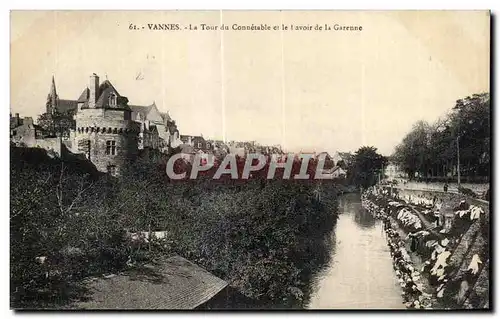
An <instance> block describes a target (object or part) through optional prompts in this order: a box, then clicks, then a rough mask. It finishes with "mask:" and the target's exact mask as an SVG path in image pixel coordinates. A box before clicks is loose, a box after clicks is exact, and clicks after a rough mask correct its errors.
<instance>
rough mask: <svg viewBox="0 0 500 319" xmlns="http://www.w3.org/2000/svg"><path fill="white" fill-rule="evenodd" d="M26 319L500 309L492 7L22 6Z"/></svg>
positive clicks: (15, 118)
mask: <svg viewBox="0 0 500 319" xmlns="http://www.w3.org/2000/svg"><path fill="white" fill-rule="evenodd" d="M10 19H11V20H10V63H11V64H10V66H11V69H10V306H11V308H12V309H15V310H26V309H28V310H38V309H55V310H90V309H92V310H94V309H102V310H105V309H106V310H109V309H112V310H122V309H128V310H203V311H209V310H214V309H247V310H251V309H269V310H270V309H303V310H317V309H337V310H339V309H362V310H373V309H384V310H408V309H412V310H415V309H417V310H421V311H432V310H443V309H446V310H458V309H471V310H490V309H491V300H490V295H491V289H490V284H491V280H490V274H491V268H490V257H491V255H490V248H491V241H490V231H491V224H490V196H491V195H490V182H491V132H492V130H491V118H490V116H491V111H490V110H491V107H490V23H491V15H490V12H489V11H484V10H483V11H286V10H283V11H279V10H275V11H11V13H10Z"/></svg>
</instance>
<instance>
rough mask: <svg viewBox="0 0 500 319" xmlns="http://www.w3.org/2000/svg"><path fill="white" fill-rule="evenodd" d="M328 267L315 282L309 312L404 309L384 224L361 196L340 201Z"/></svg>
mask: <svg viewBox="0 0 500 319" xmlns="http://www.w3.org/2000/svg"><path fill="white" fill-rule="evenodd" d="M331 240H332V251H331V258H330V262H329V265H327V267H325V268H324V269H323V270H322V271H320V272H319V273H318V275H317V276H316V277H315V279H314V281H313V286H314V288H313V292H312V295H311V299H310V302H309V305H308V308H309V309H405V306H404V304H403V298H402V296H401V289H400V286H399V284H398V281H397V278H396V274H395V273H394V270H393V268H392V259H391V255H390V252H389V247H388V246H387V241H386V239H385V235H384V232H383V230H382V224H381V222H380V221H379V220H376V219H374V218H373V217H372V216H371V214H370V213H369V212H367V211H365V210H363V209H362V208H361V198H360V196H359V194H347V195H343V196H342V197H341V198H340V199H339V220H338V222H337V225H336V229H335V231H334V232H333V235H332V237H331Z"/></svg>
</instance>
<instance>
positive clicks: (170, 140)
mask: <svg viewBox="0 0 500 319" xmlns="http://www.w3.org/2000/svg"><path fill="white" fill-rule="evenodd" d="M130 108H131V110H132V119H133V120H134V121H136V122H139V123H141V124H142V125H141V127H142V130H143V131H144V130H151V133H153V134H155V133H154V131H155V130H156V132H158V138H159V140H158V148H159V149H160V150H162V151H167V150H168V147H176V146H177V145H178V144H180V143H179V142H180V139H179V130H178V129H177V125H176V124H175V121H174V120H172V118H171V117H170V115H169V114H168V112H167V113H164V112H160V111H159V110H158V107H157V106H156V103H155V102H153V104H151V105H149V106H140V105H130ZM140 138H141V139H148V138H149V139H154V136H153V135H151V134H150V136H148V134H147V133H146V134H142V135H141V136H140ZM153 143H156V141H154V142H153ZM147 144H148V142H147V141H146V143H145V145H147Z"/></svg>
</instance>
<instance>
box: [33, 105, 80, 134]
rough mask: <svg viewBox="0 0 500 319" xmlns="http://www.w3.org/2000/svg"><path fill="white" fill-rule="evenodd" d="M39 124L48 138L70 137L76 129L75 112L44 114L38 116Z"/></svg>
mask: <svg viewBox="0 0 500 319" xmlns="http://www.w3.org/2000/svg"><path fill="white" fill-rule="evenodd" d="M37 124H38V125H40V126H41V127H42V129H43V130H44V131H45V132H46V134H47V135H48V136H69V132H70V130H71V129H74V128H75V126H76V122H75V120H74V112H73V111H68V112H59V111H57V110H55V111H54V112H53V113H43V114H40V115H39V116H38V120H37Z"/></svg>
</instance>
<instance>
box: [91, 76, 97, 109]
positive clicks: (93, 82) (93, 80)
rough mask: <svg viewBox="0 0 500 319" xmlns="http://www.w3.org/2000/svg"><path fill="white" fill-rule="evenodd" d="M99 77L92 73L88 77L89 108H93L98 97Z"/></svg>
mask: <svg viewBox="0 0 500 319" xmlns="http://www.w3.org/2000/svg"><path fill="white" fill-rule="evenodd" d="M98 90H99V77H98V76H97V74H95V73H92V75H91V76H90V85H89V108H95V104H96V103H97V98H98V97H99V92H98Z"/></svg>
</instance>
